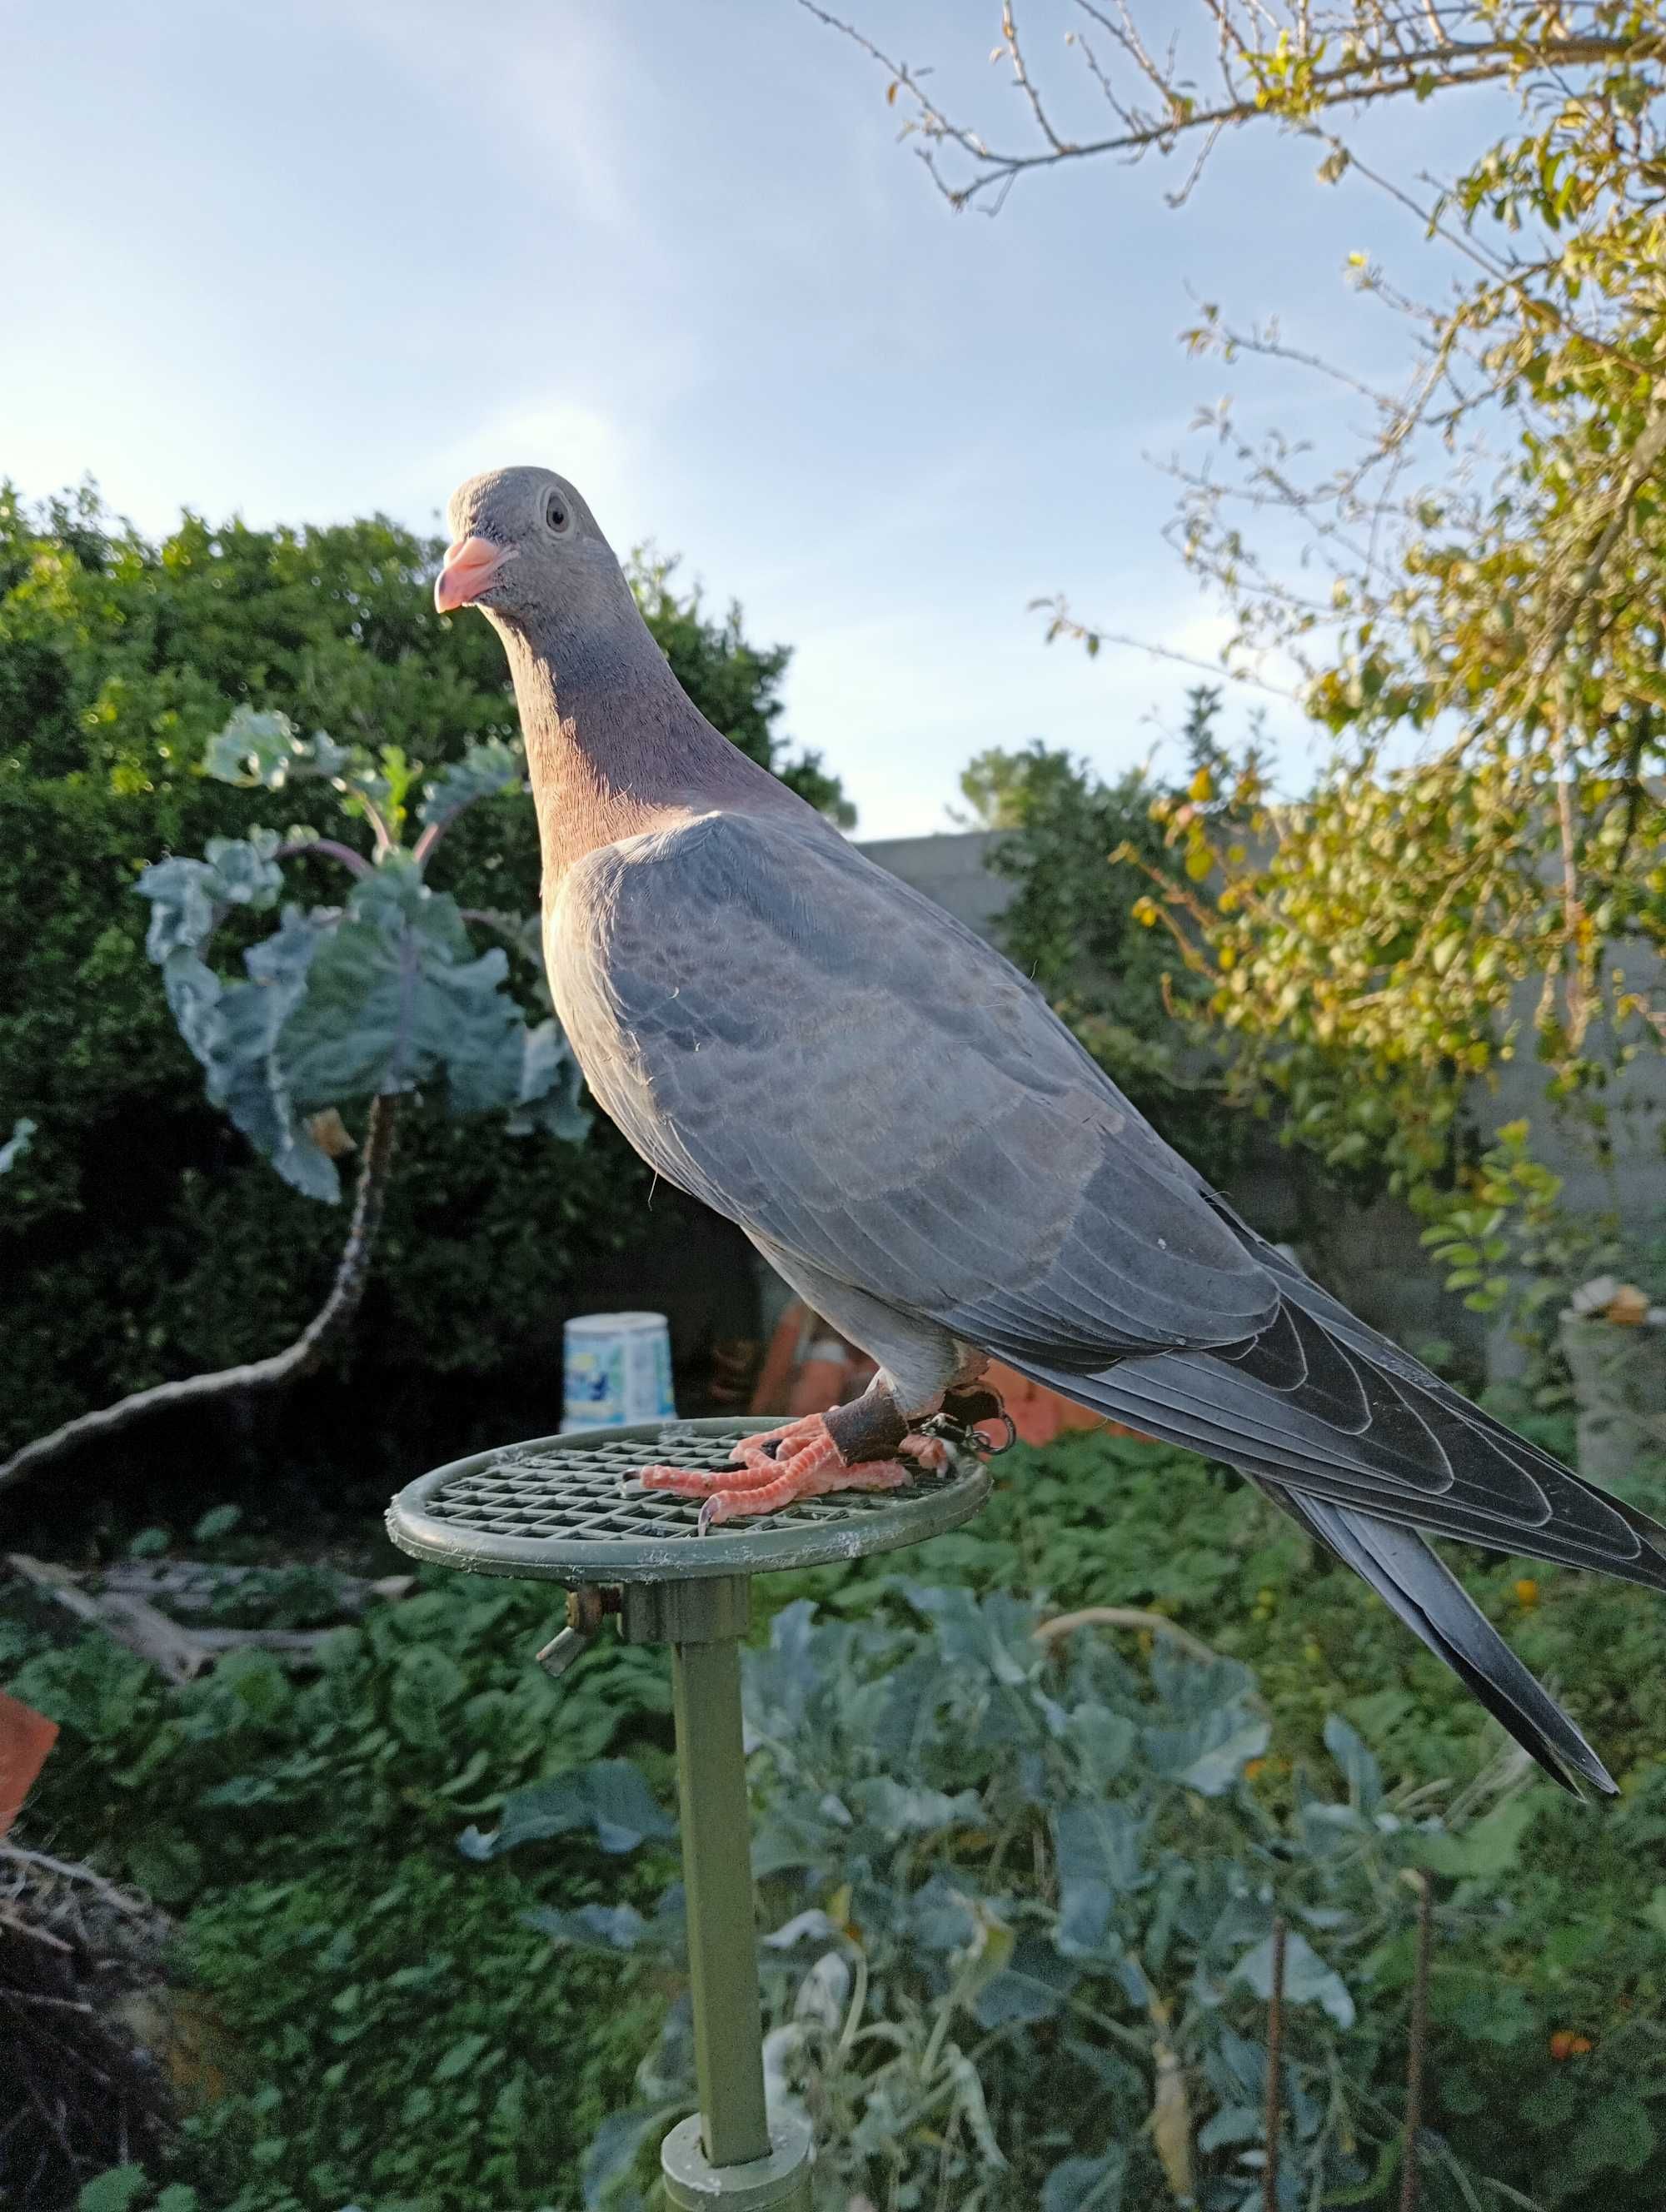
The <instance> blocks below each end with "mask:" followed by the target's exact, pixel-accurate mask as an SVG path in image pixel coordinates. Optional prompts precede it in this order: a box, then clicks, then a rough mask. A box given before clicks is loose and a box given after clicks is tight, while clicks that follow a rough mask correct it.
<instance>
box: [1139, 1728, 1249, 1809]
mask: <svg viewBox="0 0 1666 2212" xmlns="http://www.w3.org/2000/svg"><path fill="white" fill-rule="evenodd" d="M1142 1733H1143V1735H1144V1740H1145V1746H1146V1757H1147V1758H1148V1759H1150V1761H1151V1763H1152V1769H1153V1770H1154V1771H1155V1772H1157V1773H1158V1774H1159V1775H1161V1776H1162V1777H1163V1778H1164V1780H1165V1781H1170V1782H1177V1783H1178V1784H1180V1785H1181V1787H1182V1788H1183V1789H1186V1790H1196V1791H1197V1792H1198V1793H1199V1795H1200V1796H1204V1797H1219V1796H1220V1795H1221V1794H1222V1792H1223V1791H1225V1790H1230V1789H1231V1786H1232V1784H1234V1783H1235V1782H1236V1781H1237V1779H1238V1777H1239V1776H1240V1775H1241V1774H1242V1773H1243V1770H1244V1768H1245V1767H1246V1766H1247V1765H1249V1761H1250V1760H1251V1759H1259V1758H1260V1757H1261V1755H1262V1753H1263V1752H1264V1751H1265V1750H1266V1749H1267V1747H1268V1743H1269V1742H1270V1741H1272V1735H1273V1730H1272V1726H1271V1724H1270V1723H1268V1722H1267V1721H1265V1720H1258V1719H1256V1717H1255V1716H1254V1715H1253V1714H1246V1713H1245V1712H1244V1711H1243V1708H1242V1706H1237V1705H1218V1706H1217V1707H1216V1708H1215V1709H1214V1711H1213V1712H1209V1713H1206V1714H1205V1715H1204V1717H1202V1719H1201V1720H1199V1721H1195V1722H1193V1723H1191V1725H1190V1726H1189V1727H1186V1728H1148V1729H1145V1730H1144V1731H1143V1732H1142Z"/></svg>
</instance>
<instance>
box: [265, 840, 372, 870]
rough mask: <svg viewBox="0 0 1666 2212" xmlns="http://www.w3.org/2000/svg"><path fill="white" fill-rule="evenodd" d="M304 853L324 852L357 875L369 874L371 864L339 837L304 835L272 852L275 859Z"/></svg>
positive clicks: (295, 858)
mask: <svg viewBox="0 0 1666 2212" xmlns="http://www.w3.org/2000/svg"><path fill="white" fill-rule="evenodd" d="M304 853H322V854H324V856H325V859H326V860H339V861H340V863H341V865H342V866H343V867H344V868H346V869H347V870H348V871H349V872H350V873H351V874H353V875H356V876H368V875H369V874H370V873H371V872H372V870H371V866H370V863H369V861H368V860H366V859H365V857H364V854H362V853H356V852H355V851H354V850H353V848H352V847H351V846H350V845H344V844H343V843H342V842H341V840H340V839H339V838H338V837H303V838H301V839H300V840H299V841H298V842H296V843H295V844H293V845H280V846H279V847H278V848H277V852H275V853H274V854H272V858H273V860H299V859H300V858H301V855H302V854H304Z"/></svg>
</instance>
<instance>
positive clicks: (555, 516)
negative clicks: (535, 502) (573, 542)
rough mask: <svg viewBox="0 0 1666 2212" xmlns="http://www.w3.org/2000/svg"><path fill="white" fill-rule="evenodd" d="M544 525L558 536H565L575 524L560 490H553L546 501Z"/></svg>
mask: <svg viewBox="0 0 1666 2212" xmlns="http://www.w3.org/2000/svg"><path fill="white" fill-rule="evenodd" d="M572 526H573V517H572V514H571V513H570V512H569V508H568V505H567V501H565V500H564V499H563V498H562V495H561V494H560V493H559V492H558V491H552V492H551V493H550V496H549V498H548V499H546V500H545V501H544V528H545V529H546V530H548V531H550V532H551V533H552V534H553V535H554V536H556V538H564V537H565V536H566V535H567V532H569V530H570V529H571V528H572Z"/></svg>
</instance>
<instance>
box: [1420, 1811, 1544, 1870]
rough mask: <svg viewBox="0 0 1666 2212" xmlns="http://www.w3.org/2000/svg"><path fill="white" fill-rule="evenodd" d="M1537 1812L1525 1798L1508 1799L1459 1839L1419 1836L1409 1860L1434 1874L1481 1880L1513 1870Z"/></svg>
mask: <svg viewBox="0 0 1666 2212" xmlns="http://www.w3.org/2000/svg"><path fill="white" fill-rule="evenodd" d="M1537 1811H1538V1806H1537V1803H1536V1802H1535V1800H1534V1799H1533V1798H1531V1797H1529V1796H1519V1797H1511V1798H1509V1799H1508V1800H1506V1802H1505V1803H1504V1804H1502V1805H1499V1806H1497V1807H1495V1808H1494V1809H1493V1811H1492V1812H1490V1813H1488V1814H1487V1815H1486V1816H1485V1818H1484V1819H1482V1820H1477V1821H1475V1822H1474V1824H1473V1825H1472V1826H1469V1827H1468V1828H1466V1829H1465V1830H1464V1832H1463V1833H1462V1835H1461V1836H1449V1835H1442V1834H1440V1833H1438V1832H1436V1833H1433V1834H1419V1835H1417V1836H1416V1837H1415V1838H1414V1840H1413V1846H1412V1851H1413V1857H1414V1858H1415V1859H1416V1860H1417V1863H1418V1864H1419V1865H1420V1866H1426V1867H1427V1868H1429V1869H1431V1870H1432V1872H1433V1873H1435V1874H1444V1875H1456V1876H1458V1877H1460V1878H1468V1879H1472V1880H1473V1879H1477V1878H1485V1877H1486V1876H1487V1875H1500V1874H1503V1873H1504V1872H1505V1870H1506V1869H1508V1868H1510V1867H1511V1866H1513V1865H1514V1864H1515V1863H1516V1857H1517V1852H1518V1851H1519V1850H1520V1848H1521V1842H1522V1838H1523V1836H1524V1835H1525V1834H1526V1832H1527V1830H1528V1828H1529V1826H1530V1825H1531V1823H1532V1820H1533V1818H1534V1815H1535V1814H1536V1812H1537Z"/></svg>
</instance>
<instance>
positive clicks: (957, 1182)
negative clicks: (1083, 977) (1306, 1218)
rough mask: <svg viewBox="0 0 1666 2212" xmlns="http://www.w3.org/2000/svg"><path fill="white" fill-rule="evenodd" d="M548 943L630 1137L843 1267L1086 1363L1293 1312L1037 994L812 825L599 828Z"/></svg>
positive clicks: (1234, 1338)
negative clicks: (606, 836) (603, 837)
mask: <svg viewBox="0 0 1666 2212" xmlns="http://www.w3.org/2000/svg"><path fill="white" fill-rule="evenodd" d="M549 951H550V976H551V981H552V984H553V986H554V988H555V994H556V1003H557V1005H558V1006H559V1007H560V1009H561V1012H562V1019H563V1021H564V1022H565V1023H566V1024H567V1027H568V1030H569V1035H570V1036H571V1037H572V1040H573V1043H574V1046H575V1049H576V1051H577V1053H578V1054H579V1058H580V1060H581V1063H582V1065H583V1067H584V1070H585V1074H586V1076H587V1079H588V1081H589V1083H590V1085H591V1087H592V1089H593V1091H595V1093H596V1095H597V1097H599V1100H600V1102H601V1103H602V1105H603V1106H604V1107H605V1109H606V1110H607V1111H608V1112H609V1113H610V1114H611V1115H612V1116H613V1118H614V1120H615V1121H617V1122H618V1123H619V1124H620V1126H621V1127H623V1130H624V1132H625V1133H626V1135H627V1136H628V1137H629V1139H630V1140H631V1141H632V1143H633V1144H634V1145H635V1146H636V1149H637V1150H638V1151H639V1152H641V1153H642V1155H643V1156H644V1157H645V1158H647V1159H648V1161H649V1162H650V1163H651V1164H653V1165H654V1167H655V1168H657V1169H658V1170H660V1173H661V1174H663V1175H664V1176H666V1177H667V1178H668V1179H669V1180H670V1181H671V1182H675V1183H677V1184H678V1185H679V1186H680V1187H681V1188H684V1189H685V1190H687V1191H690V1192H691V1193H692V1194H694V1195H695V1196H696V1197H698V1198H701V1199H702V1200H705V1201H706V1202H707V1203H708V1204H709V1205H711V1206H714V1207H715V1208H716V1209H717V1210H718V1211H719V1212H722V1213H726V1214H727V1215H729V1216H730V1217H731V1218H733V1219H734V1220H736V1221H739V1223H740V1224H741V1225H742V1226H743V1227H744V1228H745V1229H747V1230H749V1231H752V1232H753V1233H754V1234H756V1235H757V1236H758V1237H760V1238H762V1239H763V1240H765V1241H766V1242H768V1243H770V1244H772V1245H774V1246H775V1247H777V1248H778V1249H781V1251H783V1252H784V1253H787V1254H791V1255H798V1256H799V1257H800V1259H802V1260H804V1261H807V1262H809V1263H810V1264H811V1265H812V1267H815V1268H817V1269H818V1270H819V1271H821V1273H824V1274H825V1275H828V1276H830V1277H832V1278H834V1279H836V1280H837V1281H840V1282H842V1283H847V1284H849V1285H854V1286H855V1287H857V1288H859V1289H860V1290H863V1291H866V1292H867V1293H869V1294H870V1295H871V1296H873V1297H877V1298H879V1299H880V1300H882V1301H884V1302H885V1304H888V1305H891V1306H892V1307H894V1308H896V1309H897V1310H900V1311H901V1312H903V1313H905V1314H910V1315H914V1316H920V1317H922V1318H929V1319H931V1320H933V1321H935V1322H940V1323H941V1324H942V1325H943V1326H945V1327H946V1328H949V1329H950V1330H951V1331H952V1333H954V1334H958V1335H961V1336H963V1337H964V1338H965V1339H966V1340H969V1341H971V1342H975V1343H979V1344H984V1345H988V1346H994V1345H995V1344H996V1343H997V1342H998V1341H999V1343H1000V1344H1001V1345H1003V1346H1005V1345H1009V1344H1010V1345H1012V1346H1022V1347H1024V1348H1025V1349H1027V1350H1029V1351H1030V1352H1032V1353H1033V1354H1034V1355H1035V1356H1037V1357H1038V1358H1046V1359H1048V1360H1049V1362H1051V1363H1055V1364H1062V1365H1065V1366H1068V1367H1075V1368H1080V1369H1082V1370H1092V1369H1094V1368H1096V1367H1100V1366H1103V1365H1104V1363H1105V1362H1106V1361H1107V1360H1109V1359H1112V1358H1117V1357H1119V1356H1122V1355H1124V1354H1127V1353H1129V1352H1142V1351H1152V1350H1156V1349H1166V1350H1176V1349H1179V1348H1181V1347H1183V1346H1205V1345H1221V1344H1230V1343H1234V1342H1238V1341H1241V1340H1243V1339H1244V1338H1245V1337H1246V1336H1247V1335H1249V1334H1253V1333H1254V1332H1255V1331H1256V1330H1257V1329H1259V1328H1262V1327H1263V1326H1264V1325H1265V1324H1266V1322H1268V1320H1269V1318H1270V1317H1271V1316H1273V1315H1274V1313H1275V1312H1276V1310H1277V1307H1278V1292H1277V1289H1276V1286H1275V1285H1274V1284H1273V1282H1272V1281H1271V1279H1270V1278H1269V1277H1268V1273H1267V1272H1266V1270H1265V1269H1264V1267H1262V1264H1261V1263H1260V1261H1258V1260H1257V1259H1256V1256H1255V1255H1252V1254H1251V1253H1249V1251H1248V1250H1246V1249H1245V1247H1244V1245H1243V1242H1242V1240H1241V1239H1240V1238H1239V1237H1237V1235H1236V1234H1234V1232H1233V1231H1232V1230H1231V1227H1230V1226H1229V1225H1227V1224H1226V1223H1225V1222H1223V1221H1222V1219H1221V1218H1219V1215H1218V1214H1217V1213H1216V1212H1213V1210H1212V1209H1211V1207H1210V1206H1209V1204H1208V1202H1207V1195H1206V1194H1205V1192H1204V1189H1203V1187H1202V1185H1201V1182H1200V1181H1199V1179H1198V1177H1197V1176H1195V1174H1194V1173H1193V1172H1192V1170H1190V1169H1189V1168H1188V1167H1187V1166H1186V1165H1185V1164H1184V1163H1183V1161H1181V1160H1180V1159H1179V1158H1177V1155H1176V1154H1174V1153H1173V1152H1170V1150H1169V1148H1168V1147H1167V1146H1165V1145H1164V1143H1163V1142H1162V1140H1161V1139H1160V1138H1158V1136H1157V1135H1156V1133H1154V1132H1153V1131H1152V1129H1151V1128H1150V1127H1149V1126H1148V1125H1147V1124H1146V1122H1145V1121H1142V1120H1141V1119H1140V1115H1138V1114H1137V1113H1136V1112H1135V1110H1134V1108H1133V1107H1132V1106H1130V1105H1129V1104H1128V1101H1127V1100H1126V1099H1124V1098H1123V1097H1122V1096H1121V1094H1120V1093H1119V1092H1118V1091H1116V1089H1115V1087H1114V1086H1113V1085H1111V1084H1110V1081H1109V1080H1108V1079H1106V1077H1105V1076H1104V1073H1103V1072H1102V1071H1101V1070H1100V1069H1099V1068H1098V1067H1097V1066H1096V1065H1095V1064H1094V1062H1093V1061H1092V1060H1091V1059H1090V1058H1089V1057H1088V1056H1087V1054H1085V1052H1083V1050H1082V1049H1081V1048H1080V1046H1079V1045H1078V1044H1077V1042H1076V1041H1075V1040H1074V1038H1073V1037H1072V1036H1071V1035H1070V1033H1069V1032H1068V1030H1066V1029H1065V1028H1064V1027H1063V1025H1062V1024H1061V1023H1060V1022H1059V1021H1058V1020H1057V1018H1055V1015H1054V1014H1053V1012H1051V1010H1050V1009H1049V1006H1047V1003H1046V1001H1045V1000H1043V998H1042V997H1041V995H1040V994H1039V993H1038V992H1037V991H1036V990H1035V989H1034V987H1032V986H1031V984H1029V983H1028V982H1026V981H1025V979H1024V978H1023V977H1022V976H1021V975H1018V973H1017V971H1016V970H1015V969H1013V968H1012V966H1011V965H1010V964H1009V963H1007V962H1006V961H1005V960H1003V959H1001V958H1000V956H999V955H998V954H996V953H994V952H993V951H990V949H989V948H988V946H987V945H984V944H983V943H982V941H981V940H980V939H977V938H976V937H974V936H973V935H972V934H971V933H970V931H968V930H965V929H964V928H962V927H961V926H960V925H959V923H958V922H956V921H953V920H952V918H951V917H950V916H949V915H946V914H945V913H944V912H943V911H942V909H941V908H938V907H936V906H934V905H933V904H932V903H931V902H930V901H928V900H927V899H924V898H922V897H921V896H920V895H919V894H918V893H917V892H915V891H914V890H911V889H909V886H908V885H906V884H903V883H902V882H900V881H899V880H898V879H897V878H895V877H892V876H890V875H888V874H886V873H885V872H884V871H883V870H881V869H879V868H876V867H874V866H873V865H872V864H871V863H870V862H868V861H866V860H863V859H862V857H861V856H860V854H856V853H854V852H853V851H851V849H850V848H848V847H847V846H846V845H844V844H843V843H842V841H840V840H839V839H838V838H837V837H836V836H834V835H832V834H831V833H824V832H823V831H822V830H821V829H819V827H818V826H817V825H814V824H810V825H806V827H803V828H800V827H799V826H798V825H797V824H796V823H793V822H792V821H791V820H790V819H786V820H781V819H776V818H773V817H751V816H746V815H735V814H726V813H716V814H712V815H708V816H704V817H700V818H698V819H696V821H694V822H692V823H688V824H686V825H684V826H682V827H679V828H678V829H674V830H671V831H667V832H664V833H656V834H654V835H651V836H641V837H637V838H633V839H629V840H626V841H624V842H621V843H619V844H617V845H612V846H608V847H605V848H603V849H602V850H600V851H599V852H597V853H593V854H591V855H590V856H589V857H588V858H587V860H584V861H582V862H581V863H580V864H579V865H578V866H576V867H575V868H574V869H573V870H572V871H570V872H569V875H568V877H567V878H565V880H564V882H563V884H562V890H561V893H560V896H559V898H558V900H557V902H556V906H555V908H554V910H553V912H552V915H551V918H550V932H549Z"/></svg>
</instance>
